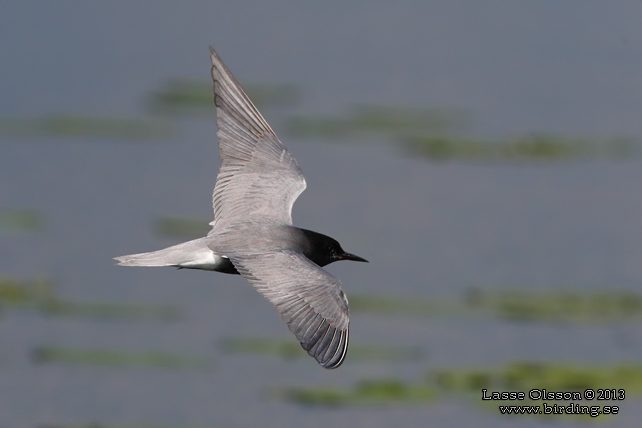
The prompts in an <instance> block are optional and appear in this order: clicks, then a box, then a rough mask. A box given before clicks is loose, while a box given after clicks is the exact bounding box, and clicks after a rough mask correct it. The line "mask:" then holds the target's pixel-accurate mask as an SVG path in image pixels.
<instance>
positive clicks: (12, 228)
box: [0, 208, 44, 233]
mask: <svg viewBox="0 0 642 428" xmlns="http://www.w3.org/2000/svg"><path fill="white" fill-rule="evenodd" d="M43 223H44V221H43V215H42V213H40V212H38V211H35V210H28V209H11V208H0V233H3V232H33V231H36V230H40V229H42V226H43Z"/></svg>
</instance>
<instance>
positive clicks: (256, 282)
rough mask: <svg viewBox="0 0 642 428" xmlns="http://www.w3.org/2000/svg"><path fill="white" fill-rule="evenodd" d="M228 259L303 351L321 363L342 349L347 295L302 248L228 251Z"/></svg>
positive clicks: (338, 359) (335, 361)
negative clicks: (250, 252)
mask: <svg viewBox="0 0 642 428" xmlns="http://www.w3.org/2000/svg"><path fill="white" fill-rule="evenodd" d="M230 259H231V260H232V263H233V264H234V266H235V267H236V269H237V270H238V271H239V272H240V274H241V275H243V277H244V278H245V279H246V280H248V281H249V282H250V284H252V285H253V286H254V288H255V289H256V290H257V291H258V292H259V293H261V294H262V295H263V296H264V297H265V298H267V299H268V300H269V301H270V302H271V303H272V304H273V305H274V306H276V309H277V310H278V311H279V313H280V314H281V319H282V320H283V321H284V322H285V323H286V324H287V325H288V328H289V329H290V331H291V332H292V333H294V335H295V336H296V338H297V339H299V342H301V346H302V347H303V349H305V350H306V351H308V354H310V355H311V356H313V357H314V358H315V359H316V360H317V361H318V362H319V364H321V365H322V366H323V367H325V368H327V369H334V368H337V367H339V366H340V365H341V363H343V360H344V358H345V356H346V353H347V351H348V327H349V325H350V318H349V308H348V299H347V298H346V296H345V293H344V292H343V290H342V289H341V283H340V282H339V280H338V279H336V278H335V277H334V276H332V275H330V274H329V273H327V272H326V271H324V270H323V269H321V268H320V267H319V266H317V265H316V264H314V263H312V262H311V261H310V260H308V259H307V258H306V257H305V256H304V255H303V254H301V253H298V252H294V251H279V252H274V253H268V254H253V255H245V256H230Z"/></svg>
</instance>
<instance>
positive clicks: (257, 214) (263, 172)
mask: <svg viewBox="0 0 642 428" xmlns="http://www.w3.org/2000/svg"><path fill="white" fill-rule="evenodd" d="M210 52H211V59H212V79H213V80H214V103H215V105H216V125H217V131H216V135H217V137H218V145H219V151H220V156H221V168H220V170H219V173H218V177H217V179H216V185H215V187H214V195H213V205H214V221H212V222H211V223H210V225H211V226H212V230H210V232H209V233H208V234H207V236H206V237H204V238H199V239H195V240H193V241H189V242H185V243H182V244H179V245H175V246H172V247H169V248H165V249H163V250H159V251H154V252H150V253H141V254H132V255H128V256H122V257H116V258H115V260H118V262H119V264H120V265H124V266H174V267H178V268H179V269H180V268H185V269H202V270H211V271H217V272H223V273H229V274H240V275H241V276H243V278H245V279H246V280H247V281H248V282H249V283H250V284H252V286H253V287H254V288H255V289H256V290H257V291H258V292H259V293H261V294H262V295H263V296H264V297H265V298H266V299H267V300H269V301H270V302H271V303H272V304H273V305H274V306H275V307H276V309H277V310H278V311H279V313H280V314H281V319H282V320H283V321H284V322H285V323H286V324H287V326H288V328H289V329H290V331H291V332H292V333H293V334H294V335H295V336H296V338H297V339H298V340H299V342H301V346H302V347H303V349H305V350H306V351H307V352H308V354H310V355H311V356H312V357H314V358H315V359H316V360H317V362H318V363H319V364H320V365H321V366H323V367H325V368H327V369H334V368H337V367H339V366H340V365H341V364H342V363H343V360H344V359H345V356H346V352H347V350H348V328H349V325H350V318H349V316H350V311H349V308H348V299H347V297H346V295H345V293H344V292H343V290H342V288H341V283H340V282H339V280H338V279H336V278H335V277H334V276H332V275H330V274H329V273H328V272H326V271H325V270H323V269H321V267H322V266H325V265H327V264H330V263H333V262H336V261H339V260H354V261H359V262H366V261H367V260H365V259H363V258H361V257H358V256H355V255H354V254H350V253H347V252H345V251H344V250H343V248H341V245H339V243H338V242H337V241H336V240H334V239H332V238H330V237H329V236H326V235H322V234H320V233H317V232H312V231H311V230H306V229H300V228H298V227H294V226H293V225H292V205H293V204H294V201H295V200H296V199H297V197H298V196H299V195H300V194H301V192H303V190H304V189H305V187H306V182H305V178H304V177H303V174H302V173H301V170H300V169H299V166H298V165H297V162H296V160H295V159H294V157H293V156H292V154H290V152H289V151H288V150H287V149H286V148H285V146H283V144H282V143H281V141H280V140H279V138H278V137H277V136H276V134H275V133H274V131H272V128H270V125H268V123H267V122H266V120H265V119H264V118H263V116H262V115H261V113H259V111H258V110H257V108H256V107H255V106H254V104H253V103H252V101H250V99H249V98H248V96H247V95H246V94H245V92H244V91H243V89H241V86H240V85H239V84H238V82H237V81H236V79H235V78H234V76H232V74H231V73H230V71H229V70H228V69H227V67H226V66H225V64H224V63H223V61H221V59H220V58H219V56H218V55H217V53H216V52H215V51H214V49H212V47H210Z"/></svg>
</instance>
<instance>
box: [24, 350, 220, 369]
mask: <svg viewBox="0 0 642 428" xmlns="http://www.w3.org/2000/svg"><path fill="white" fill-rule="evenodd" d="M31 359H32V361H33V362H34V363H35V364H68V365H91V366H101V367H113V368H123V367H147V368H157V369H174V370H176V369H191V370H209V369H211V367H212V363H211V360H210V358H207V357H184V356H179V355H174V354H169V353H165V352H160V351H120V350H113V349H106V348H67V347H59V346H39V347H37V348H35V349H34V350H33V351H32V352H31Z"/></svg>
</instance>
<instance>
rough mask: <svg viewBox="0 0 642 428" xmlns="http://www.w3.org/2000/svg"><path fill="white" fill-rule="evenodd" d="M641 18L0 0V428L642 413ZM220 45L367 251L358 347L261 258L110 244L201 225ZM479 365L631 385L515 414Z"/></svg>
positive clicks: (328, 225) (162, 237) (433, 422)
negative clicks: (331, 334)
mask: <svg viewBox="0 0 642 428" xmlns="http://www.w3.org/2000/svg"><path fill="white" fill-rule="evenodd" d="M640 22H642V3H640V2H639V1H621V2H618V4H617V7H614V6H613V4H611V3H606V2H600V1H587V0H582V1H567V2H564V3H560V2H558V1H521V2H514V1H508V0H502V1H499V0H498V1H485V2H465V1H432V2H425V1H401V2H394V3H390V2H382V1H373V2H364V1H349V2H338V1H330V2H322V3H321V2H320V3H311V2H307V3H301V2H290V1H272V2H260V1H248V2H232V1H226V2H217V1H207V2H204V1H194V2H168V1H138V2H123V1H114V2H79V1H77V2H71V1H70V2H32V1H22V2H3V3H2V5H0V37H1V39H2V40H3V42H2V43H1V44H0V58H1V59H0V95H1V96H0V100H1V101H0V428H5V427H6V428H9V427H12V428H13V427H47V428H53V427H57V428H61V427H65V428H69V427H76V428H79V427H89V426H91V427H104V428H105V427H109V428H112V427H130V428H131V427H147V428H152V427H154V428H156V427H166V428H167V427H193V428H196V427H256V426H261V427H287V426H307V427H325V426H331V425H334V426H354V427H360V426H363V427H366V426H367V427H390V426H393V424H396V426H404V427H406V426H417V427H419V426H421V427H424V426H441V427H461V426H470V425H471V424H474V426H482V427H509V426H510V427H513V426H520V427H522V426H523V427H539V426H549V425H550V424H551V423H553V424H554V425H555V426H559V427H566V426H573V427H576V426H585V425H587V426H588V425H589V424H590V426H595V423H598V424H601V425H602V426H613V427H631V426H638V424H639V420H640V418H641V417H642V407H641V406H640V402H641V399H642V332H641V330H640V326H641V325H642V263H641V260H642V228H641V227H640V219H642V197H641V194H640V183H641V182H642V159H641V156H640V148H641V147H640V143H641V140H642V120H640V117H641V113H642V85H641V81H640V76H642V49H641V46H642V26H640ZM208 45H212V46H213V47H214V48H215V49H216V50H217V51H218V53H219V54H220V56H221V57H222V58H223V60H224V61H225V62H226V63H227V65H228V67H229V68H230V70H231V71H232V73H234V75H235V76H236V77H237V79H238V80H239V81H240V82H241V84H242V85H243V86H244V87H245V88H246V90H247V92H248V93H249V94H250V97H251V98H252V99H253V100H254V101H255V102H256V104H257V105H258V107H259V109H260V110H261V112H262V113H263V114H264V116H265V117H266V118H267V120H268V122H269V123H270V124H271V125H272V127H273V129H274V130H275V131H276V133H277V134H278V135H279V136H280V138H281V139H282V140H283V142H284V144H285V145H286V146H287V147H288V148H289V150H290V151H291V152H292V153H293V154H294V156H295V157H296V158H297V160H298V162H299V165H300V167H301V169H302V170H303V172H304V174H305V175H306V178H307V181H308V188H307V190H306V191H305V192H304V193H303V194H302V195H301V197H300V198H299V200H298V202H297V203H296V204H295V207H294V212H293V217H294V222H295V224H296V225H298V226H300V227H304V228H308V229H312V230H315V231H319V232H321V233H325V234H328V235H330V236H333V237H335V238H337V239H338V240H339V241H340V242H341V243H342V245H343V247H344V248H345V249H346V250H347V251H349V252H353V253H355V254H358V255H360V256H362V257H364V258H366V259H368V260H369V261H370V264H367V265H365V264H359V263H336V264H333V265H331V266H329V267H328V268H327V270H328V271H330V272H331V273H332V274H334V275H336V276H337V277H338V278H340V280H341V281H342V282H343V284H344V289H345V290H346V293H347V295H348V298H349V299H350V303H351V310H352V324H351V343H350V350H349V353H348V356H347V360H346V362H345V363H344V365H343V366H342V367H341V368H339V369H338V370H334V371H327V370H324V369H322V368H321V367H319V366H318V365H317V364H316V362H315V361H314V360H313V359H312V358H310V357H308V356H307V354H306V353H305V352H304V351H303V350H301V349H300V346H299V344H298V342H297V341H296V340H295V339H294V337H293V336H292V335H291V334H290V333H289V332H288V330H287V327H286V326H285V325H284V324H283V323H282V322H281V320H280V318H279V316H278V314H277V312H276V311H275V310H274V309H273V308H272V306H271V305H270V304H269V303H268V302H267V301H265V300H264V299H263V298H262V297H261V296H260V295H259V294H258V293H256V292H255V291H254V290H253V289H252V287H251V286H250V285H249V284H248V283H246V282H245V281H244V280H243V279H242V278H239V277H236V276H230V275H223V274H216V273H211V272H200V271H188V270H182V271H178V270H175V269H171V268H155V269H146V268H136V269H134V268H126V267H118V266H116V265H115V262H114V261H113V260H112V257H115V256H119V255H124V254H131V253H137V252H144V251H152V250H156V249H160V248H163V247H166V246H169V245H172V244H175V243H179V242H182V241H186V240H188V239H192V238H193V237H197V236H202V235H203V234H205V233H206V232H207V230H208V227H209V226H208V224H207V223H208V222H209V221H211V218H212V208H211V194H212V189H213V186H214V182H215V179H216V173H217V171H218V167H219V158H218V148H217V143H216V138H215V132H216V126H215V116H214V107H213V101H212V92H211V91H212V84H211V80H210V63H209V52H208ZM483 388H487V389H488V390H489V391H526V392H528V391H529V390H530V389H533V388H545V389H547V390H549V391H584V390H585V389H587V388H592V389H596V390H597V389H600V388H614V389H616V390H620V389H623V390H625V399H624V400H610V401H597V400H594V401H583V402H581V403H578V404H582V405H617V406H619V409H620V410H619V414H618V415H615V416H599V417H597V418H590V417H587V416H570V415H568V416H567V415H551V416H546V415H537V416H528V415H520V416H507V415H502V414H500V411H499V408H498V405H500V404H515V403H514V402H513V403H498V402H494V403H490V404H489V403H488V402H487V401H482V399H481V396H482V394H481V390H482V389H483ZM618 395H620V394H619V393H618ZM518 404H529V403H528V402H520V403H518ZM530 404H539V405H541V404H542V402H541V401H537V402H533V403H530ZM547 404H548V405H553V404H558V405H564V404H568V402H563V401H547Z"/></svg>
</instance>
